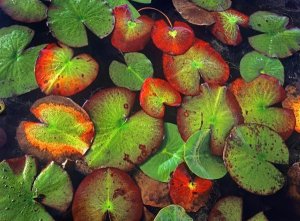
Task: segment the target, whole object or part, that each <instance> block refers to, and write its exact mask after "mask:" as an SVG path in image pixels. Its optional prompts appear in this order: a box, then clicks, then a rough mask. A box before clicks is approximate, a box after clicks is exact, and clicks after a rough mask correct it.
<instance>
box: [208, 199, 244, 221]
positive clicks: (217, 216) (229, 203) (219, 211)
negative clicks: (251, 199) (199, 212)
mask: <svg viewBox="0 0 300 221" xmlns="http://www.w3.org/2000/svg"><path fill="white" fill-rule="evenodd" d="M242 215H243V200H242V198H240V197H236V196H227V197H225V198H222V199H220V200H219V201H218V202H217V203H216V204H215V206H214V207H213V208H212V210H211V211H210V214H209V217H208V221H220V220H228V221H229V220H230V221H242Z"/></svg>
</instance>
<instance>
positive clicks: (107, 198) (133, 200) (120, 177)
mask: <svg viewBox="0 0 300 221" xmlns="http://www.w3.org/2000/svg"><path fill="white" fill-rule="evenodd" d="M142 212H143V202H142V199H141V194H140V190H139V188H138V186H137V185H136V184H135V183H134V181H133V180H132V179H131V177H130V176H129V175H127V174H126V173H125V172H123V171H121V170H119V169H116V168H103V169H99V170H96V171H94V172H93V173H91V174H90V175H88V176H87V177H85V179H84V180H83V181H82V182H81V183H80V185H79V187H78V189H77V191H76V193H75V196H74V202H73V206H72V214H73V217H74V221H86V220H89V221H99V220H100V221H105V220H107V219H106V218H107V216H108V217H109V220H110V221H123V220H130V221H140V219H141V217H142Z"/></svg>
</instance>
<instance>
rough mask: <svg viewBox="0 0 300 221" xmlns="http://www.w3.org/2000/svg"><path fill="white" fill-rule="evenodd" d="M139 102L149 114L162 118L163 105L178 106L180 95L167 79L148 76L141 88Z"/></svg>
mask: <svg viewBox="0 0 300 221" xmlns="http://www.w3.org/2000/svg"><path fill="white" fill-rule="evenodd" d="M140 104H141V107H142V108H143V110H144V111H145V112H146V113H147V114H149V115H150V116H152V117H156V118H163V117H164V115H165V106H164V105H168V106H172V107H177V106H179V105H180V104H181V96H180V94H179V93H178V92H177V91H176V90H175V89H174V88H173V87H172V86H171V85H170V84H169V83H168V82H167V81H165V80H162V79H158V78H148V79H146V80H145V82H144V84H143V86H142V89H141V93H140Z"/></svg>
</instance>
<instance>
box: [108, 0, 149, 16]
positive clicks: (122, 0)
mask: <svg viewBox="0 0 300 221" xmlns="http://www.w3.org/2000/svg"><path fill="white" fill-rule="evenodd" d="M136 1H145V0H136ZM146 1H148V0H146ZM107 2H108V4H109V5H110V7H111V8H115V7H118V6H121V5H128V7H129V9H130V11H131V13H132V17H133V18H138V17H140V13H139V12H138V11H137V10H136V8H135V7H134V6H133V5H132V4H131V3H130V2H129V1H128V0H107ZM142 3H144V2H142Z"/></svg>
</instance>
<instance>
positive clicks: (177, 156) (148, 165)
mask: <svg viewBox="0 0 300 221" xmlns="http://www.w3.org/2000/svg"><path fill="white" fill-rule="evenodd" d="M183 147H184V141H183V140H182V138H181V136H180V134H179V132H178V128H177V125H175V124H171V123H165V138H164V142H163V143H162V145H161V147H160V149H159V150H158V151H157V152H156V153H155V154H154V155H153V156H152V157H151V158H149V159H148V160H147V161H146V162H145V163H144V164H142V165H141V166H140V168H141V170H142V171H143V172H144V173H145V174H146V175H147V176H149V177H151V178H152V179H155V180H158V181H161V182H169V180H170V175H171V173H172V172H173V171H174V170H175V169H176V168H177V166H178V165H179V164H180V163H182V162H183Z"/></svg>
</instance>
